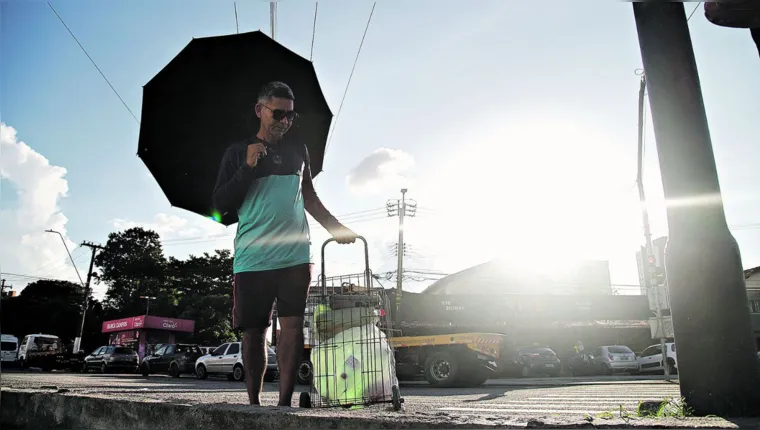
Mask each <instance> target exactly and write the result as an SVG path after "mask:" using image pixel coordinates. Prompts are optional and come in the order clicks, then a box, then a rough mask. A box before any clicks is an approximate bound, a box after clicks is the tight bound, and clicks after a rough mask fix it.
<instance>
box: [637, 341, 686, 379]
mask: <svg viewBox="0 0 760 430" xmlns="http://www.w3.org/2000/svg"><path fill="white" fill-rule="evenodd" d="M665 347H666V348H667V352H668V359H667V366H668V370H669V371H670V373H671V374H676V373H678V357H677V356H676V344H675V343H673V342H669V343H666V344H665ZM636 361H637V362H638V363H639V371H640V372H641V373H653V372H663V371H665V363H663V362H662V349H660V345H659V344H657V345H652V346H649V347H647V348H646V349H645V350H643V351H641V354H639V356H638V357H637V359H636Z"/></svg>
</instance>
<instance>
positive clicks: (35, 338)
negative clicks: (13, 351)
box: [18, 334, 68, 370]
mask: <svg viewBox="0 0 760 430" xmlns="http://www.w3.org/2000/svg"><path fill="white" fill-rule="evenodd" d="M66 355H67V354H66V349H65V348H64V345H63V342H61V339H59V338H58V336H55V335H52V334H28V335H26V336H24V339H23V340H22V341H21V344H20V345H19V347H18V364H19V365H20V366H21V368H22V369H24V368H27V367H39V368H41V369H42V370H53V369H65V368H67V367H68V360H67V359H66Z"/></svg>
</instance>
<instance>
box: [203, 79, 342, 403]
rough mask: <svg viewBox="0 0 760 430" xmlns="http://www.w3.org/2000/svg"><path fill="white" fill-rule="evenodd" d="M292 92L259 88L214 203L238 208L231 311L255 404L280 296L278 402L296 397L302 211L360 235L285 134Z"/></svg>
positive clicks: (307, 268)
mask: <svg viewBox="0 0 760 430" xmlns="http://www.w3.org/2000/svg"><path fill="white" fill-rule="evenodd" d="M294 100H295V97H294V96H293V92H292V90H291V89H290V87H288V85H286V84H284V83H282V82H270V83H268V84H266V85H264V86H263V87H262V88H261V91H260V92H259V94H258V99H257V103H256V105H255V112H256V116H257V117H258V118H259V119H260V124H261V125H260V127H259V131H258V133H256V135H255V136H253V137H251V138H248V139H246V140H245V141H243V142H239V143H235V144H232V145H231V146H230V147H229V148H228V149H227V151H226V153H225V154H224V157H223V159H222V163H221V166H220V168H219V174H218V177H217V181H216V186H215V188H214V196H213V197H214V205H215V206H216V209H217V210H218V211H220V212H221V213H226V212H229V211H236V212H237V214H238V227H237V233H236V235H235V259H234V285H233V298H234V305H233V311H232V314H233V324H234V326H235V328H236V329H237V328H239V329H242V330H244V334H243V365H244V367H245V372H246V381H247V382H246V384H247V388H248V399H249V401H250V403H251V404H252V405H260V404H261V390H262V385H263V381H264V371H265V369H266V364H267V350H266V332H267V329H268V328H269V327H270V325H271V323H272V308H273V304H274V301H275V299H276V300H277V312H278V316H279V320H280V322H281V323H282V328H281V331H280V336H279V338H278V341H279V342H278V345H277V362H278V365H279V368H280V400H279V403H278V406H290V405H291V398H292V397H293V390H294V388H295V377H296V373H297V369H298V365H299V364H300V362H301V356H302V353H303V317H304V311H305V308H306V298H307V295H308V291H309V284H310V282H311V270H312V264H311V252H310V239H309V225H308V222H307V219H306V213H305V211H308V212H309V213H310V214H311V215H312V216H313V217H314V219H315V220H317V222H319V223H320V224H321V225H322V226H323V227H325V229H327V231H328V232H330V234H332V236H333V237H334V238H335V239H336V240H337V242H338V243H352V242H354V241H355V239H356V235H355V234H354V233H353V232H352V231H351V230H349V229H348V228H346V227H345V226H343V225H342V224H341V223H339V222H338V220H337V219H335V217H334V216H332V215H331V214H330V212H328V211H327V209H325V207H324V206H323V205H322V202H321V201H320V199H319V197H317V194H316V192H315V190H314V184H313V183H312V178H311V169H310V167H309V153H308V151H307V149H306V146H305V145H303V144H299V143H293V142H283V141H282V138H283V136H284V135H285V133H287V131H288V129H290V127H291V125H292V124H293V121H294V120H295V119H296V118H297V114H296V113H295V111H294V110H293V106H294Z"/></svg>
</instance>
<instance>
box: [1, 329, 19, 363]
mask: <svg viewBox="0 0 760 430" xmlns="http://www.w3.org/2000/svg"><path fill="white" fill-rule="evenodd" d="M0 338H1V339H2V341H1V342H0V343H2V348H1V349H2V352H0V354H1V355H0V362H2V364H5V365H8V364H15V363H16V357H17V356H18V338H17V337H16V336H13V335H10V334H4V335H0Z"/></svg>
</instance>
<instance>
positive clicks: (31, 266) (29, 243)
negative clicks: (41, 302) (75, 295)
mask: <svg viewBox="0 0 760 430" xmlns="http://www.w3.org/2000/svg"><path fill="white" fill-rule="evenodd" d="M65 175H66V169H65V168H63V167H60V166H54V165H51V164H50V162H49V161H48V159H47V158H45V156H43V155H42V154H40V153H39V152H37V151H35V150H34V149H32V148H31V147H30V146H29V145H27V144H26V143H24V142H22V141H20V140H18V136H17V132H16V129H14V128H13V127H11V126H9V125H7V124H5V123H2V122H0V181H2V182H3V183H4V184H11V185H12V186H5V187H3V189H2V190H0V192H2V193H8V192H10V193H15V194H16V195H15V196H13V198H9V197H8V196H5V197H3V199H2V201H4V202H9V201H13V204H12V205H9V206H8V207H0V262H1V263H2V270H3V272H8V273H12V274H14V275H11V274H7V273H4V274H3V277H4V278H6V279H7V280H8V284H11V285H12V286H13V288H14V290H20V289H21V288H23V287H24V286H26V284H27V283H29V282H32V281H34V280H35V278H34V277H35V276H37V277H51V278H62V279H68V280H71V281H74V282H78V278H77V276H76V272H74V270H72V268H71V263H70V262H69V261H68V255H67V253H66V248H64V246H63V243H61V238H60V237H59V236H58V235H57V234H51V233H46V232H45V230H47V229H52V230H56V231H58V232H60V233H61V234H62V235H63V237H64V238H66V223H67V222H68V219H67V218H66V216H65V215H64V214H63V213H62V212H61V210H60V207H59V202H60V200H61V199H62V198H64V197H66V196H67V194H68V191H69V186H68V181H66V179H65V178H64V176H65ZM66 244H67V246H68V247H69V249H70V250H71V251H72V254H74V255H75V256H79V257H81V253H78V252H75V250H74V248H75V246H76V245H75V244H74V242H72V241H71V240H69V239H68V238H66ZM77 260H79V258H77V259H75V261H77ZM78 264H79V263H78ZM86 270H87V268H86V266H85V267H84V271H82V268H80V272H81V273H82V274H84V273H86ZM18 275H27V276H18Z"/></svg>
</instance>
